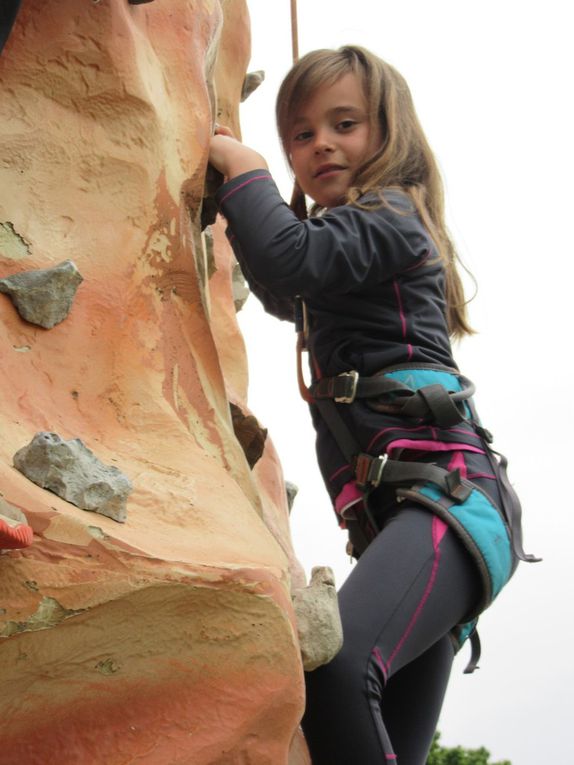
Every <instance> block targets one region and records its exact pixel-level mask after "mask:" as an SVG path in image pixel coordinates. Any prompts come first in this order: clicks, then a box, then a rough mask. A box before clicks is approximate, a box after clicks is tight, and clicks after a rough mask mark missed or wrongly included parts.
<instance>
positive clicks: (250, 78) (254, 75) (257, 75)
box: [241, 69, 265, 101]
mask: <svg viewBox="0 0 574 765" xmlns="http://www.w3.org/2000/svg"><path fill="white" fill-rule="evenodd" d="M264 79H265V72H264V71H263V69H258V70H257V71H256V72H247V74H246V75H245V79H244V80H243V88H242V90H241V101H245V99H246V98H249V96H250V95H251V94H252V93H253V91H254V90H257V88H258V87H259V86H260V85H261V83H262V82H263V80H264Z"/></svg>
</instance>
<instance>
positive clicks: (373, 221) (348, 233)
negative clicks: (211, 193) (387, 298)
mask: <svg viewBox="0 0 574 765" xmlns="http://www.w3.org/2000/svg"><path fill="white" fill-rule="evenodd" d="M216 200H217V202H218V204H219V207H220V210H221V212H222V213H223V215H224V216H225V217H226V219H227V222H228V224H229V227H230V229H231V231H232V232H233V235H234V237H235V238H236V239H237V241H238V244H239V248H240V251H241V255H240V258H241V261H243V262H244V263H245V265H246V271H248V272H249V274H250V276H251V279H252V280H254V281H255V282H256V283H257V284H259V285H261V286H262V287H263V288H264V289H266V290H268V291H269V292H271V293H272V294H273V295H274V296H276V297H294V296H295V295H301V296H302V297H310V298H312V297H315V296H320V295H321V294H324V293H326V292H329V293H331V294H344V293H348V292H352V291H354V290H356V289H357V288H360V287H361V286H363V285H364V284H366V283H380V282H382V281H385V280H387V279H388V278H389V277H391V276H392V275H393V274H395V273H397V272H399V271H402V270H404V269H406V268H411V267H413V266H415V265H417V263H418V262H420V261H419V258H420V257H421V255H423V254H425V255H426V254H427V253H428V250H429V240H428V235H426V232H425V231H424V229H423V227H422V225H421V224H420V223H419V222H418V218H417V217H416V216H415V215H414V214H413V213H412V211H411V212H410V213H409V211H406V212H404V213H397V212H393V211H391V210H389V208H388V207H387V206H381V207H378V208H375V209H370V210H364V209H361V208H358V207H355V206H353V205H343V206H340V207H336V208H333V209H332V210H330V211H328V212H327V213H325V214H324V215H323V216H321V217H320V218H312V219H310V220H306V221H300V220H299V219H298V218H297V217H296V216H295V214H294V213H293V212H292V210H291V209H290V208H289V207H288V205H287V204H286V203H285V202H284V200H283V199H282V197H281V195H280V194H279V191H278V189H277V187H276V185H275V183H274V181H273V179H272V178H271V176H270V175H269V173H268V172H267V171H266V170H254V171H251V172H249V173H244V174H243V175H240V176H238V177H237V178H233V179H232V180H231V181H229V182H228V183H226V184H224V185H223V186H222V187H221V188H220V189H219V190H218V192H217V195H216Z"/></svg>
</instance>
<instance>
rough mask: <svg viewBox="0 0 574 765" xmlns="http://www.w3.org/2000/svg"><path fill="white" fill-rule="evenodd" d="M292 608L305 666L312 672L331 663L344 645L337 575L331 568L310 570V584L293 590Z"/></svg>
mask: <svg viewBox="0 0 574 765" xmlns="http://www.w3.org/2000/svg"><path fill="white" fill-rule="evenodd" d="M293 608H294V609H295V615H296V617H297V631H298V633H299V645H300V647H301V658H302V660H303V667H304V669H305V671H306V672H311V671H312V670H314V669H317V667H320V666H321V665H323V664H327V663H328V662H330V661H331V659H333V658H334V657H335V656H336V655H337V654H338V653H339V651H340V650H341V647H342V646H343V627H342V625H341V617H340V615H339V603H338V600H337V591H336V589H335V578H334V576H333V572H332V570H331V569H330V568H328V567H326V566H317V567H315V568H314V569H313V570H312V571H311V583H310V584H309V586H308V587H304V588H302V589H300V590H295V592H294V593H293Z"/></svg>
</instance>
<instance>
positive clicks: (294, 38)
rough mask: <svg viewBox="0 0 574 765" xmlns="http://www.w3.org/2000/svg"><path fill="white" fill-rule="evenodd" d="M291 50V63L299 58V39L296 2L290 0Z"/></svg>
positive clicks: (295, 0)
mask: <svg viewBox="0 0 574 765" xmlns="http://www.w3.org/2000/svg"><path fill="white" fill-rule="evenodd" d="M291 50H292V52H293V63H295V62H296V61H297V59H298V58H299V39H298V33H297V0H291Z"/></svg>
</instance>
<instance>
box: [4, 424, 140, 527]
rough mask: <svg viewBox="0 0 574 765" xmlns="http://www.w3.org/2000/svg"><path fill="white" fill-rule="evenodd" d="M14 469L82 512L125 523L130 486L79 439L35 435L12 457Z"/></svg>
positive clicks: (44, 433) (116, 470)
mask: <svg viewBox="0 0 574 765" xmlns="http://www.w3.org/2000/svg"><path fill="white" fill-rule="evenodd" d="M14 467H15V468H16V469H17V470H19V471H20V472H21V473H23V474H24V475H25V476H26V478H29V479H30V481H33V483H35V484H37V485H38V486H41V487H42V488H43V489H47V490H48V491H52V492H54V494H57V495H58V496H59V497H62V499H65V500H67V501H68V502H71V503H72V504H74V505H77V507H80V508H82V510H91V511H93V512H95V513H100V514H101V515H106V516H107V517H108V518H113V520H115V521H120V522H123V521H125V519H126V513H127V511H126V501H127V498H128V495H129V494H130V492H131V491H132V485H131V482H130V481H129V479H128V478H126V476H125V475H124V474H123V473H122V472H121V471H120V470H118V468H117V467H114V466H113V465H111V466H108V465H104V464H103V463H102V462H100V460H99V459H98V458H97V457H96V456H95V455H94V454H93V452H91V451H90V450H89V449H88V448H87V447H86V446H85V445H84V444H83V443H82V441H80V439H79V438H74V439H72V440H70V441H64V440H63V439H62V438H60V436H59V435H58V434H57V433H47V432H40V433H36V435H35V436H34V438H33V439H32V441H31V442H30V443H29V444H28V446H24V447H23V448H22V449H20V450H19V451H17V452H16V454H15V455H14Z"/></svg>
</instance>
